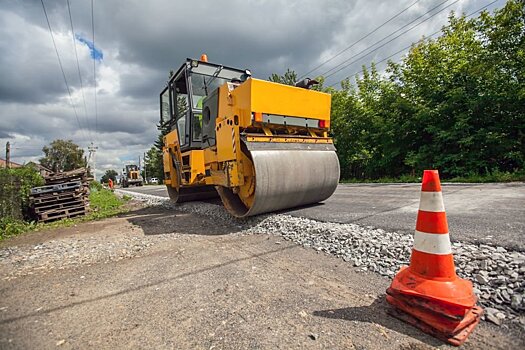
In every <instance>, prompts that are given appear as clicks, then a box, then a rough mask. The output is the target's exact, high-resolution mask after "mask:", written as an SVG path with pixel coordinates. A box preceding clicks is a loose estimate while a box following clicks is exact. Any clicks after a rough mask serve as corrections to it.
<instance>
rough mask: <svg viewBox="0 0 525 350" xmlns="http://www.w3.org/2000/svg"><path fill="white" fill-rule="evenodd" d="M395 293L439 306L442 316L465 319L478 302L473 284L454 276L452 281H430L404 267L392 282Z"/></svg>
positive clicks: (391, 287)
mask: <svg viewBox="0 0 525 350" xmlns="http://www.w3.org/2000/svg"><path fill="white" fill-rule="evenodd" d="M389 289H391V290H392V291H393V292H394V293H400V294H404V295H409V296H413V297H419V298H422V299H426V300H429V301H432V302H433V303H432V305H433V306H436V307H437V306H439V307H440V308H441V309H442V310H441V311H440V312H439V313H440V314H446V315H449V316H450V317H456V318H463V317H464V316H465V314H466V313H467V312H468V310H470V309H472V308H473V307H474V306H475V305H476V302H477V298H476V296H475V295H474V291H473V288H472V282H470V281H467V280H464V279H462V278H459V277H457V276H454V277H453V278H451V279H429V278H428V277H424V276H421V275H419V274H417V273H414V272H413V271H412V270H411V268H410V267H402V268H401V270H400V271H399V272H398V273H397V275H396V276H395V277H394V280H393V281H392V284H391V286H390V288H389Z"/></svg>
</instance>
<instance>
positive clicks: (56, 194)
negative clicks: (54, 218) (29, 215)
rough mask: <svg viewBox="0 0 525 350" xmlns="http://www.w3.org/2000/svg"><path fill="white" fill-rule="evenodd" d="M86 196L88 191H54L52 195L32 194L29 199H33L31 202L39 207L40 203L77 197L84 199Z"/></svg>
mask: <svg viewBox="0 0 525 350" xmlns="http://www.w3.org/2000/svg"><path fill="white" fill-rule="evenodd" d="M84 197H86V193H84V192H80V191H78V192H77V191H75V192H53V193H52V194H51V195H45V196H37V197H34V196H30V197H29V199H30V200H31V203H33V205H34V206H35V207H37V206H38V205H40V204H44V203H49V202H63V201H68V200H72V199H75V198H78V199H82V198H84Z"/></svg>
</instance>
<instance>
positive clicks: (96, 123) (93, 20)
mask: <svg viewBox="0 0 525 350" xmlns="http://www.w3.org/2000/svg"><path fill="white" fill-rule="evenodd" d="M91 32H92V34H93V51H95V15H94V11H93V0H91ZM96 66H97V59H96V55H95V54H93V79H94V80H95V135H96V134H98V103H97V67H96Z"/></svg>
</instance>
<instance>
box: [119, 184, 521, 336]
mask: <svg viewBox="0 0 525 350" xmlns="http://www.w3.org/2000/svg"><path fill="white" fill-rule="evenodd" d="M117 193H120V194H126V195H130V196H132V197H134V198H135V199H138V200H141V201H143V202H145V203H146V204H147V205H153V206H155V205H161V206H164V207H167V208H174V209H177V210H179V211H182V212H190V213H195V214H200V215H206V216H211V217H213V218H214V219H216V220H220V221H223V222H227V223H230V224H233V225H237V226H238V227H239V228H240V229H242V230H241V231H240V232H239V234H272V235H280V236H282V237H283V238H284V239H286V240H289V241H292V242H294V243H297V244H300V245H302V246H304V247H309V248H312V249H315V250H317V251H319V252H324V253H327V254H332V255H334V256H337V257H340V258H342V259H343V260H344V261H346V262H348V263H351V264H353V266H354V267H356V268H358V269H359V270H360V271H369V272H374V273H378V274H380V275H382V276H385V277H388V278H393V277H394V275H395V274H396V273H397V271H398V270H399V269H400V267H401V266H403V265H407V264H409V261H410V254H411V250H412V245H413V241H414V240H413V237H412V235H406V234H402V233H397V232H387V231H385V230H382V229H378V228H374V227H370V226H366V227H364V226H360V225H356V224H339V223H330V222H319V221H315V220H311V219H306V218H301V217H294V216H290V215H283V214H266V215H259V216H256V217H249V218H244V219H237V218H235V217H233V216H231V215H230V214H229V213H228V212H227V211H226V210H225V209H224V208H223V207H222V206H220V205H215V204H210V203H206V202H190V203H182V204H174V203H172V202H171V201H170V200H169V199H167V198H165V197H159V196H154V195H149V194H139V193H135V192H130V191H125V190H117ZM452 249H453V253H454V260H455V263H456V270H457V274H458V275H459V276H460V277H462V278H466V279H468V280H470V281H472V282H473V285H474V292H475V293H476V295H477V296H478V299H479V304H481V305H482V306H483V307H484V308H485V315H484V316H483V317H484V318H485V319H486V320H488V321H490V322H492V323H495V324H497V325H501V324H502V323H503V322H504V321H510V322H512V323H514V324H517V325H518V326H519V327H521V328H523V329H525V254H523V253H521V252H518V251H511V250H507V249H505V248H503V247H498V246H494V245H487V244H479V245H476V244H467V243H461V242H454V243H453V244H452Z"/></svg>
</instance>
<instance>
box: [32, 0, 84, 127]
mask: <svg viewBox="0 0 525 350" xmlns="http://www.w3.org/2000/svg"><path fill="white" fill-rule="evenodd" d="M40 2H41V3H42V8H43V9H44V15H45V16H46V22H47V27H48V28H49V34H51V40H52V41H53V46H54V47H55V53H56V54H57V59H58V65H59V66H60V71H61V72H62V77H63V78H64V83H66V88H67V93H68V95H69V102H70V103H71V107H73V111H74V112H75V117H76V119H77V123H78V127H79V128H80V131H83V129H82V126H81V125H80V119H78V113H77V109H76V108H75V104H74V103H73V98H72V97H71V89H70V88H69V84H68V83H67V79H66V73H64V67H63V66H62V61H61V60H60V55H59V54H58V49H57V44H56V42H55V37H54V36H53V30H52V29H51V24H50V23H49V17H48V16H47V11H46V6H45V5H44V0H40Z"/></svg>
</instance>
